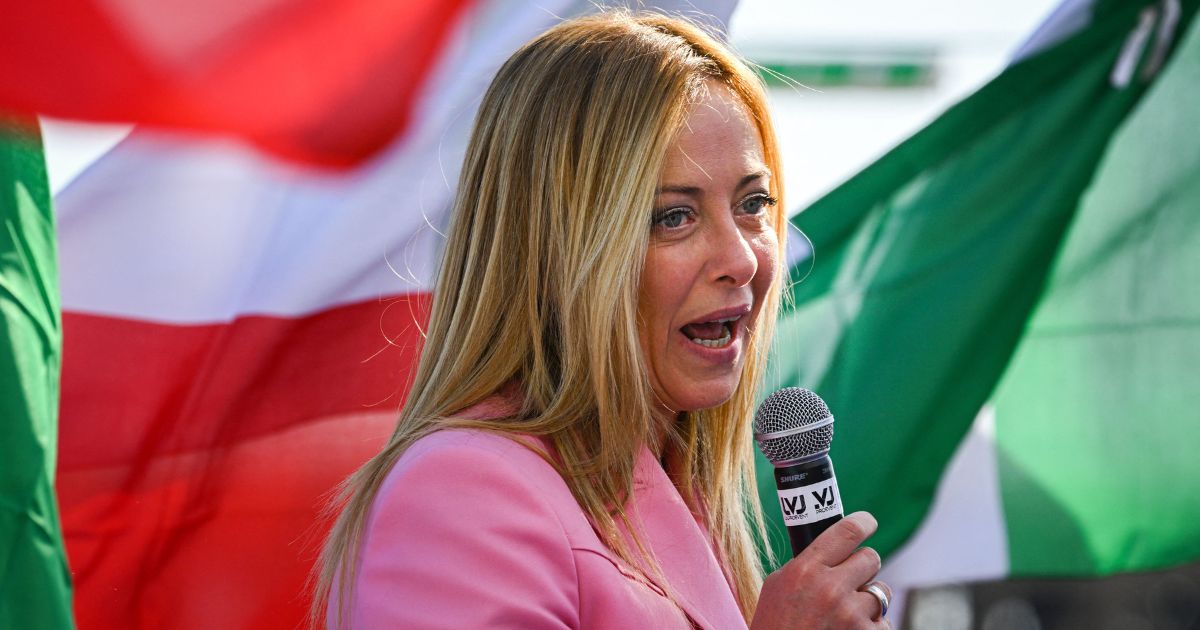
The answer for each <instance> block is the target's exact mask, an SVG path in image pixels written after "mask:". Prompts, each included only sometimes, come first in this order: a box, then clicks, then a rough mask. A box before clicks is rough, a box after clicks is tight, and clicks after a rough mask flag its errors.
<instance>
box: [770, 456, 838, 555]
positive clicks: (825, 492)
mask: <svg viewBox="0 0 1200 630" xmlns="http://www.w3.org/2000/svg"><path fill="white" fill-rule="evenodd" d="M775 487H776V488H778V489H779V507H780V509H781V510H782V511H783V522H784V524H785V525H787V532H788V539H789V540H790V541H791V543H792V557H796V556H798V555H800V552H801V551H804V549H805V548H806V547H808V546H809V545H810V544H811V543H812V541H813V540H814V539H816V537H817V536H820V535H821V532H823V531H825V530H827V529H829V527H830V526H831V525H833V524H834V523H836V522H838V521H840V520H842V501H841V497H840V496H839V495H838V487H837V478H836V477H834V475H833V462H832V461H830V459H829V456H828V455H822V456H820V457H817V458H815V459H812V460H810V461H807V462H803V463H799V464H791V465H789V466H781V467H778V468H776V469H775Z"/></svg>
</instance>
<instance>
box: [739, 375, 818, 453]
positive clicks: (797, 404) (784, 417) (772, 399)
mask: <svg viewBox="0 0 1200 630" xmlns="http://www.w3.org/2000/svg"><path fill="white" fill-rule="evenodd" d="M832 416H833V414H831V413H830V412H829V407H828V406H826V405H825V401H824V400H821V397H820V396H818V395H816V394H814V393H812V392H811V391H809V390H807V389H804V388H803V387H785V388H783V389H781V390H779V391H777V392H775V393H774V394H771V395H770V396H767V399H766V400H764V401H763V402H762V404H761V405H759V406H758V413H756V414H754V439H755V441H757V442H758V449H759V450H760V451H762V454H763V455H765V456H766V457H767V459H768V460H770V461H771V463H772V464H781V463H785V462H792V461H795V460H798V459H804V458H806V457H810V456H813V455H818V454H820V453H824V452H826V451H828V450H829V445H830V443H832V442H833V425H832V424H827V425H825V426H823V427H817V428H815V429H811V430H808V431H800V432H798V433H793V434H791V435H785V436H783V437H777V438H770V439H764V438H763V437H762V436H763V435H765V434H770V433H778V432H780V431H787V430H789V429H799V428H802V427H804V426H806V425H809V424H814V423H817V422H820V421H821V420H824V419H826V418H832Z"/></svg>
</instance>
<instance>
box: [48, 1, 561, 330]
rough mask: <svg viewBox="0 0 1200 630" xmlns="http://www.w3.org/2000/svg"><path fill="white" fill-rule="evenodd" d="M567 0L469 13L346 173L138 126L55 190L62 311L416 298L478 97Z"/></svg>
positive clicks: (214, 310)
mask: <svg viewBox="0 0 1200 630" xmlns="http://www.w3.org/2000/svg"><path fill="white" fill-rule="evenodd" d="M572 5H573V3H572V2H570V1H569V0H558V1H552V2H540V3H538V4H536V5H535V4H532V3H516V4H515V5H514V3H512V2H493V3H490V4H486V3H485V4H484V5H482V6H480V7H478V8H477V9H476V10H475V12H474V13H472V14H470V15H468V16H467V17H466V19H465V20H464V22H463V23H462V24H461V25H460V26H459V27H458V28H457V29H456V31H455V33H454V35H453V36H452V39H451V42H450V44H449V45H448V46H447V48H446V49H445V51H444V53H443V55H442V56H441V59H440V61H439V63H438V66H437V68H436V69H435V70H434V72H433V77H432V80H431V82H430V87H429V89H428V90H427V91H426V92H425V94H424V95H423V96H422V98H421V99H420V101H419V104H418V106H417V109H416V112H415V117H414V125H413V126H412V127H410V131H409V133H408V134H407V135H406V136H405V137H404V138H402V139H401V141H400V142H398V143H397V145H396V146H394V147H393V148H392V149H390V150H389V151H388V152H387V154H386V155H384V156H383V157H381V158H380V159H379V160H378V161H377V162H376V163H375V164H372V165H369V166H367V167H364V168H362V169H359V170H358V171H355V172H353V173H351V174H348V175H339V174H331V173H321V172H316V171H312V170H306V169H303V168H301V167H291V166H287V165H283V164H280V163H276V162H273V161H270V160H268V159H266V158H264V157H261V156H260V155H258V154H257V153H255V152H253V151H252V150H250V149H247V148H242V147H240V146H236V145H234V144H232V143H230V142H223V141H216V140H197V139H193V138H187V139H183V138H180V137H178V136H168V135H164V134H159V133H154V132H149V131H145V130H140V129H139V130H136V131H135V132H134V133H133V134H131V135H130V137H129V138H127V139H126V140H125V141H124V142H123V143H121V144H120V145H119V146H117V147H116V148H115V149H113V151H111V152H110V153H109V154H108V155H106V156H105V157H104V158H102V159H101V160H99V161H98V162H97V163H96V164H95V165H93V166H92V167H91V168H90V169H89V170H88V171H86V172H84V173H83V174H82V175H80V177H79V178H78V179H77V180H76V181H75V182H74V183H73V184H72V185H70V186H68V187H67V189H66V190H64V191H63V192H62V193H61V194H60V195H59V196H58V199H57V205H58V208H59V210H58V221H59V227H58V232H59V243H60V252H61V267H62V293H63V308H64V309H66V310H70V311H75V312H86V313H92V314H101V315H111V316H120V317H129V318H135V319H142V320H151V321H162V322H169V323H204V322H221V321H229V320H232V319H234V318H236V317H238V316H241V315H247V314H267V315H280V316H298V315H304V314H309V313H312V312H315V311H320V310H324V309H327V308H330V307H334V306H338V305H342V304H347V303H353V302H358V301H362V300H369V299H375V298H378V297H382V296H387V295H395V294H399V293H409V292H414V291H428V290H429V289H430V287H431V284H432V279H433V275H434V267H435V264H436V256H437V251H438V248H439V247H440V239H441V237H440V236H439V235H438V233H437V231H436V230H435V229H433V227H431V226H436V227H438V229H440V228H441V226H442V225H443V224H444V223H445V221H446V213H447V209H448V206H449V203H450V200H451V198H452V195H453V190H452V188H453V186H454V183H455V181H456V179H457V171H458V169H459V167H460V160H461V156H462V153H463V149H464V147H465V144H466V141H467V136H468V134H469V131H470V125H471V123H472V120H473V117H474V112H475V109H476V107H477V106H478V102H479V97H480V95H481V94H482V92H483V90H484V89H485V87H486V85H487V83H488V82H489V81H490V79H491V77H492V75H493V74H494V73H495V70H496V68H497V67H498V66H499V64H500V63H501V62H502V61H503V60H504V59H505V58H507V57H508V55H509V54H510V53H511V51H513V50H515V49H516V47H517V46H519V45H520V44H522V43H523V42H525V41H527V40H528V39H530V38H531V37H533V36H534V35H536V34H537V33H538V32H541V31H542V30H544V29H546V28H547V27H549V26H551V25H552V24H554V23H555V22H557V21H558V20H559V19H560V18H559V17H557V16H559V15H570V14H571V11H569V9H571V8H572ZM502 9H503V10H502ZM347 115H353V114H352V112H348V113H347Z"/></svg>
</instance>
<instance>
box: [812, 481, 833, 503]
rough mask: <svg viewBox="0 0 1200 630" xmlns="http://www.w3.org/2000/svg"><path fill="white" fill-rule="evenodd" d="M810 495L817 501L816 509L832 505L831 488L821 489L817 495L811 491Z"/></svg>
mask: <svg viewBox="0 0 1200 630" xmlns="http://www.w3.org/2000/svg"><path fill="white" fill-rule="evenodd" d="M812 495H813V498H814V499H816V500H817V507H825V506H826V505H829V504H831V503H833V487H832V486H825V487H824V488H822V489H821V493H820V494H817V491H816V490H813V493H812Z"/></svg>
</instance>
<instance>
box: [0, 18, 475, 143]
mask: <svg viewBox="0 0 1200 630" xmlns="http://www.w3.org/2000/svg"><path fill="white" fill-rule="evenodd" d="M469 3H470V0H404V1H403V2H397V1H395V0H209V1H207V2H195V1H188V0H37V1H34V2H16V3H7V4H8V6H6V7H5V11H4V19H3V20H0V41H3V42H4V49H5V51H6V52H5V54H3V55H0V109H9V110H21V111H36V112H40V113H43V114H49V115H52V116H60V117H66V118H80V119H88V120H100V121H124V122H139V123H150V124H155V125H163V126H169V127H180V128H188V129H196V130H201V131H205V132H218V133H227V134H234V135H237V136H241V137H243V138H245V139H248V140H250V141H251V142H254V143H256V144H258V145H260V146H262V147H263V148H266V149H268V150H270V151H272V152H275V153H277V154H280V155H282V156H284V157H288V158H291V159H296V160H301V161H306V162H313V163H318V164H324V165H330V166H346V165H351V164H355V163H357V162H359V161H361V160H363V159H364V158H366V157H368V156H370V155H371V154H373V153H374V152H376V151H378V150H380V149H382V148H383V147H384V146H386V145H387V144H388V143H389V141H390V140H392V139H393V138H394V137H395V136H396V135H397V134H398V133H400V132H401V131H403V130H404V128H405V127H406V126H407V124H408V122H409V119H410V117H411V114H412V109H413V105H414V101H415V99H416V97H417V95H419V94H420V93H421V89H422V87H423V83H424V80H425V78H426V77H427V76H428V75H429V70H430V69H431V67H432V65H433V63H434V62H435V60H436V58H437V56H438V53H439V52H440V50H441V47H442V46H443V44H444V41H443V40H444V39H445V38H446V36H447V35H448V33H449V32H450V30H451V28H452V27H453V25H454V23H455V22H456V20H457V18H458V16H459V15H460V14H461V12H462V9H463V8H464V7H465V6H466V5H468V4H469Z"/></svg>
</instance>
